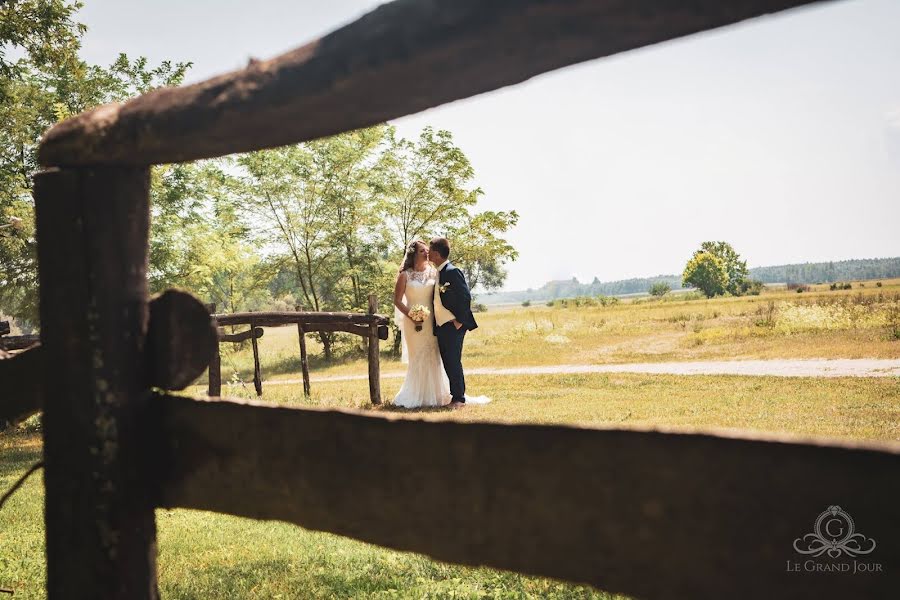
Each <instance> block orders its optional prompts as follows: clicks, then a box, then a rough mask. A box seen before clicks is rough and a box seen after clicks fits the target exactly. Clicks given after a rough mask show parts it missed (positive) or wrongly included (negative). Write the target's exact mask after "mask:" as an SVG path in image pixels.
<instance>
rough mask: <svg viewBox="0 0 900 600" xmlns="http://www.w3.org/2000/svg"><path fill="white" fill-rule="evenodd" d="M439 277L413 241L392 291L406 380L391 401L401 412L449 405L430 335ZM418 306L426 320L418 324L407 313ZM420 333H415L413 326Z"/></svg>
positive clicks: (444, 376) (445, 382)
mask: <svg viewBox="0 0 900 600" xmlns="http://www.w3.org/2000/svg"><path fill="white" fill-rule="evenodd" d="M437 278H438V273H437V269H435V268H434V265H432V264H431V263H429V262H428V246H427V245H426V244H425V242H423V241H421V240H416V241H414V242H412V243H410V245H409V246H408V247H407V248H406V258H405V259H404V260H403V266H402V267H401V269H400V273H399V274H398V275H397V284H396V286H395V287H394V306H395V307H396V319H397V324H398V326H399V327H400V336H401V340H402V342H403V362H404V363H408V367H407V370H406V379H404V380H403V386H402V387H401V388H400V391H399V392H397V396H396V397H395V398H394V405H396V406H401V407H403V408H420V407H432V406H444V405H445V404H449V403H450V399H451V398H450V381H449V379H448V378H447V374H446V372H444V365H443V363H442V362H441V354H440V351H439V350H438V344H437V337H435V335H434V333H433V327H434V319H433V318H432V317H431V315H433V314H434V285H435V282H436V281H437ZM417 304H421V305H422V306H424V307H426V308H427V309H428V311H429V316H428V317H426V318H425V320H424V321H422V322H421V323H417V322H416V321H413V320H412V319H411V318H410V317H409V311H410V309H411V308H412V307H413V306H415V305H417ZM417 325H421V327H422V329H421V330H420V331H416V326H417Z"/></svg>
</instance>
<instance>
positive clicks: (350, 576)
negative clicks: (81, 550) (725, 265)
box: [0, 280, 900, 599]
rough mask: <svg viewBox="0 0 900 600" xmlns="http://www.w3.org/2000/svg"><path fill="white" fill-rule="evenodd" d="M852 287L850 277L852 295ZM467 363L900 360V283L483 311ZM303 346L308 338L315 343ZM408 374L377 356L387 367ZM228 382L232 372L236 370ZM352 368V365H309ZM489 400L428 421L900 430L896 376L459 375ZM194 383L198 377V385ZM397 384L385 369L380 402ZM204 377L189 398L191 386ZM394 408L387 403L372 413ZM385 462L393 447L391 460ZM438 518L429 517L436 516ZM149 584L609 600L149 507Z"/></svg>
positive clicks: (235, 390)
mask: <svg viewBox="0 0 900 600" xmlns="http://www.w3.org/2000/svg"><path fill="white" fill-rule="evenodd" d="M857 287H858V284H855V285H854V288H857ZM478 318H479V322H480V324H481V328H480V329H479V330H478V331H477V332H475V333H473V334H471V335H470V336H469V338H467V342H466V344H467V346H466V365H467V366H518V365H546V364H566V363H581V364H599V363H604V362H630V361H642V362H645V361H667V360H694V359H710V358H718V359H733V358H798V357H807V358H898V357H900V280H893V281H885V282H883V285H882V287H880V288H878V287H875V285H874V282H866V283H865V287H864V288H862V289H860V290H858V289H854V290H851V291H840V292H832V291H828V290H813V291H811V292H804V293H802V294H798V293H796V292H771V293H765V294H764V295H762V296H758V297H750V298H724V299H715V300H688V301H685V300H673V301H667V300H663V301H639V302H628V303H620V304H618V305H616V306H607V307H580V308H579V307H570V308H559V307H529V308H505V309H502V310H491V311H489V312H487V313H482V314H480V315H478ZM261 342H262V343H261V361H262V365H263V372H264V374H265V375H266V376H267V377H269V378H275V379H277V378H286V377H291V378H294V377H297V356H296V343H297V341H296V332H295V330H293V329H292V328H281V329H269V330H267V331H266V335H265V337H264V338H263V339H262V340H261ZM310 345H311V346H314V344H310ZM251 364H252V358H251V357H250V355H249V349H240V350H238V351H236V352H232V353H228V354H227V355H226V356H225V357H224V358H223V379H225V380H226V381H228V380H229V379H231V380H232V382H233V383H231V384H228V385H226V386H225V387H224V389H223V393H224V394H226V395H230V396H233V397H245V398H250V397H255V394H254V392H253V386H252V384H250V383H247V382H248V381H249V379H250V365H251ZM402 369H403V366H402V365H400V364H398V363H396V361H391V360H387V359H386V360H385V364H384V365H383V370H384V371H399V370H402ZM233 373H234V376H233V377H232V374H233ZM345 373H355V374H364V373H365V365H364V362H362V361H361V360H354V359H351V360H347V361H345V362H344V363H342V364H340V365H336V366H331V367H327V368H319V369H317V370H316V374H345ZM467 379H468V384H469V387H470V390H471V391H472V393H474V394H486V395H489V396H491V397H492V398H493V399H494V401H493V402H492V403H491V404H489V405H486V406H483V407H469V408H466V409H465V410H462V411H453V412H451V411H446V410H431V411H414V413H413V414H414V415H415V416H416V417H419V418H426V419H458V420H465V421H476V420H485V421H507V422H527V423H560V424H574V425H582V426H617V425H637V426H675V427H703V428H715V429H741V430H755V431H768V432H779V433H794V434H801V435H821V436H830V437H840V438H852V439H871V440H900V378H892V377H889V378H849V377H848V378H835V379H816V378H778V377H742V376H677V375H642V374H595V375H542V376H503V377H500V376H471V377H469V378H467ZM201 383H202V382H201ZM400 383H401V381H400V380H399V379H385V380H384V381H383V384H382V386H383V392H384V396H385V398H388V399H389V398H391V397H392V396H393V394H394V393H396V391H397V389H398V388H399V386H400ZM202 390H203V386H202V385H198V386H195V387H194V388H192V389H190V390H189V393H192V394H200V393H202ZM263 399H264V400H265V401H267V402H271V403H277V404H291V405H315V406H330V407H351V408H365V407H367V406H368V387H367V383H366V382H365V381H364V380H363V381H323V382H314V385H313V393H312V396H311V397H310V398H309V399H304V398H303V395H302V390H301V387H300V386H299V385H280V386H269V387H267V388H265V396H264V398H263ZM373 410H376V411H392V412H397V411H396V409H392V408H390V407H380V408H376V409H373ZM40 450H41V447H40V436H39V434H37V433H33V432H31V433H28V432H26V433H21V432H19V433H13V432H7V433H4V434H2V435H0V489H2V490H5V489H6V488H8V487H9V486H10V485H11V484H12V482H13V481H14V480H15V479H16V478H17V477H18V476H19V475H21V474H22V473H23V472H24V471H25V470H26V469H27V468H28V466H29V465H30V464H32V463H33V462H35V461H36V460H38V459H39V458H40ZM385 459H386V460H389V457H386V458H385ZM42 502H43V493H42V482H41V476H40V474H37V475H34V476H33V477H32V478H31V479H30V480H29V481H28V482H27V483H26V484H25V486H23V488H22V489H21V490H19V492H18V493H17V494H16V495H15V496H13V497H12V499H11V500H10V502H9V504H8V505H7V506H6V507H4V509H3V510H2V511H0V587H6V588H13V589H14V590H15V592H16V593H15V596H14V597H15V598H43V597H44V592H43V578H44V554H43V514H42V512H43V511H42ZM435 518H440V516H439V515H435ZM157 522H158V527H159V549H160V554H159V573H160V586H161V591H162V594H163V596H164V597H167V598H198V599H199V598H214V599H217V598H223V599H224V598H313V597H315V598H319V597H321V598H347V597H352V598H391V597H402V598H559V599H562V598H610V597H611V596H609V595H606V594H603V593H601V592H598V591H596V590H593V589H591V588H588V587H585V586H577V585H572V584H567V583H561V582H557V581H553V580H548V579H543V578H536V577H526V576H521V575H517V574H512V573H505V572H498V571H495V570H491V569H485V568H467V567H459V566H455V565H449V564H445V563H440V562H436V561H433V560H430V559H428V558H427V557H424V556H421V555H417V554H410V553H402V552H395V551H390V550H384V549H380V548H377V547H375V546H371V545H368V544H363V543H360V542H357V541H353V540H348V539H345V538H341V537H338V536H333V535H330V534H324V533H316V532H310V531H306V530H303V529H301V528H299V527H296V526H292V525H287V524H283V523H277V522H257V521H252V520H248V519H240V518H235V517H229V516H224V515H216V514H211V513H204V512H199V511H186V510H173V511H169V510H159V511H157Z"/></svg>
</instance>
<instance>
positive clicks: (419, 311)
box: [409, 304, 431, 331]
mask: <svg viewBox="0 0 900 600" xmlns="http://www.w3.org/2000/svg"><path fill="white" fill-rule="evenodd" d="M429 315H431V311H430V310H428V308H426V307H425V306H422V305H421V304H416V305H415V306H413V307H412V308H410V309H409V318H410V319H412V320H413V321H415V322H416V331H422V323H423V322H424V321H425V319H427V318H428V317H429Z"/></svg>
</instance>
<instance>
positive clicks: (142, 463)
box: [34, 167, 159, 600]
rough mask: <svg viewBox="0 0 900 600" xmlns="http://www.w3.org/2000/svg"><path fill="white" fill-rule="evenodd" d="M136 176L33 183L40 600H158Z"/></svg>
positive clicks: (60, 174)
mask: <svg viewBox="0 0 900 600" xmlns="http://www.w3.org/2000/svg"><path fill="white" fill-rule="evenodd" d="M149 186H150V178H149V169H148V168H147V167H102V168H101V167H96V168H95V167H85V168H80V169H53V170H50V171H46V172H43V173H40V174H38V175H37V176H36V177H35V188H34V196H35V201H36V216H37V239H38V259H39V264H40V268H39V276H40V313H41V341H42V344H43V348H42V351H43V352H44V353H45V357H44V358H45V361H46V362H45V364H46V365H52V369H53V371H52V373H50V372H48V373H46V377H45V379H44V386H45V392H46V394H45V395H44V399H45V401H44V418H43V429H44V431H43V436H44V463H45V471H44V483H45V505H44V517H45V524H46V552H47V579H46V582H47V597H48V598H50V600H54V599H56V598H104V599H105V598H138V599H142V600H143V599H155V598H158V595H159V594H158V589H157V584H156V524H155V520H154V507H155V505H156V503H157V501H158V498H157V492H156V490H155V487H152V486H153V482H152V479H153V478H152V477H150V476H149V474H148V465H149V462H148V460H150V457H148V456H147V452H148V450H147V448H148V447H149V446H150V445H149V444H148V443H147V440H146V439H145V438H144V436H143V433H144V432H145V431H146V430H147V429H149V426H148V423H147V416H148V412H147V411H148V409H149V408H150V400H151V397H150V391H149V373H148V372H149V369H148V368H147V360H146V357H145V355H144V353H145V339H146V336H147V324H148V320H149V308H148V301H149V297H148V289H147V264H148V234H149V225H150V212H149Z"/></svg>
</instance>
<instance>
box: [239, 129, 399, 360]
mask: <svg viewBox="0 0 900 600" xmlns="http://www.w3.org/2000/svg"><path fill="white" fill-rule="evenodd" d="M385 134H386V128H385V127H383V126H380V127H374V128H369V129H364V130H359V131H354V132H350V133H346V134H342V135H338V136H333V137H330V138H325V139H322V140H317V141H314V142H309V143H306V144H299V145H295V146H287V147H284V148H277V149H274V150H263V151H259V152H253V153H250V154H246V155H242V156H241V157H239V158H238V161H237V162H238V164H239V165H240V166H241V167H242V169H243V172H244V176H243V181H244V189H245V192H246V195H247V200H248V202H247V208H248V210H249V211H250V213H251V218H253V219H255V220H256V221H257V222H258V223H259V224H260V225H261V227H260V230H261V231H262V235H263V237H264V238H265V241H266V242H267V243H268V244H269V245H270V246H271V247H272V248H273V251H274V254H275V256H276V260H277V261H279V262H280V263H281V265H282V266H284V265H290V266H291V267H292V269H293V276H294V277H293V282H294V283H295V284H296V285H297V286H298V288H299V289H298V290H297V292H298V293H297V294H296V296H297V297H300V298H302V299H303V300H304V303H305V306H306V307H307V309H310V310H315V311H322V310H350V309H362V308H364V307H365V304H366V302H367V298H368V290H369V289H371V288H372V287H374V285H375V284H374V282H375V280H376V279H378V278H379V277H380V275H381V270H380V268H379V263H378V261H377V258H378V256H379V254H381V253H384V252H386V250H387V241H386V239H387V238H386V236H385V232H384V228H383V227H380V226H379V223H380V218H379V215H377V214H376V213H375V201H374V192H373V190H374V187H373V186H372V177H373V175H372V169H373V167H374V164H375V163H376V162H377V160H378V154H377V153H378V150H379V149H380V147H381V144H382V141H383V140H384V138H385ZM320 338H321V340H322V345H323V350H324V353H325V358H326V360H330V359H331V357H332V345H333V341H334V339H335V336H334V334H328V333H324V332H323V333H321V334H320Z"/></svg>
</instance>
